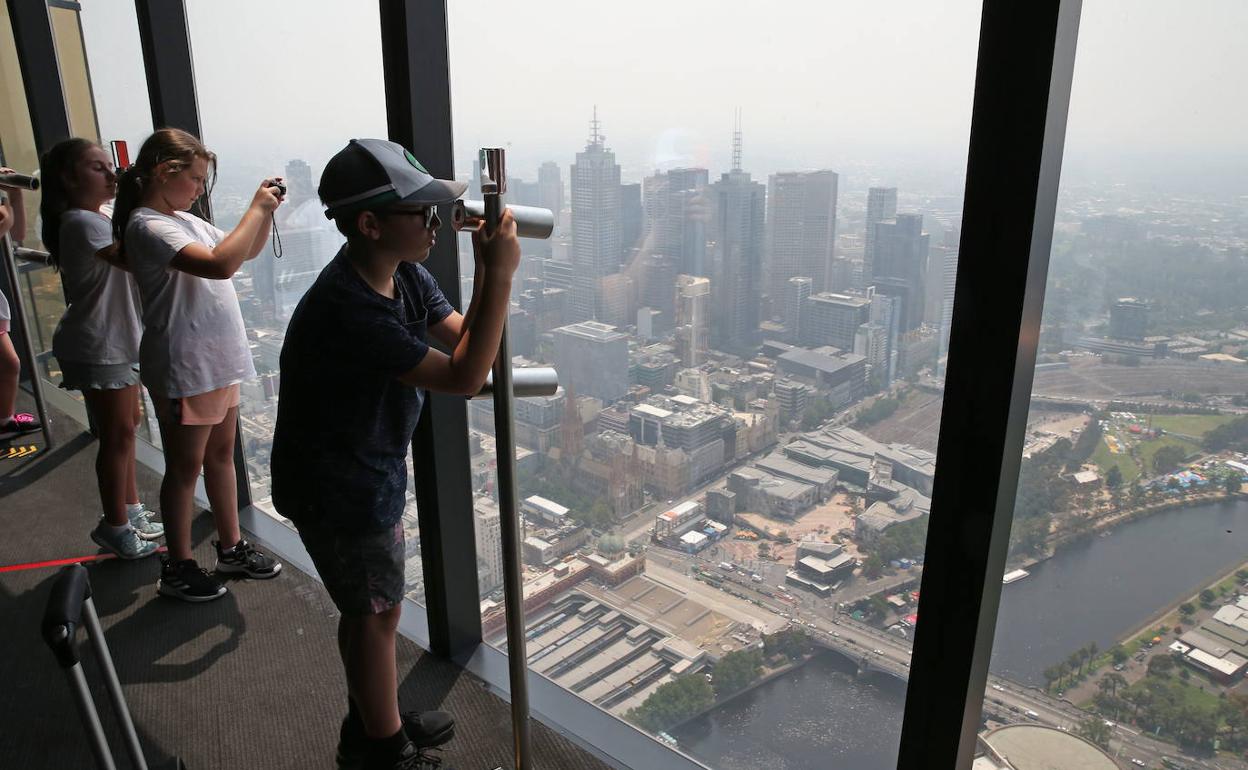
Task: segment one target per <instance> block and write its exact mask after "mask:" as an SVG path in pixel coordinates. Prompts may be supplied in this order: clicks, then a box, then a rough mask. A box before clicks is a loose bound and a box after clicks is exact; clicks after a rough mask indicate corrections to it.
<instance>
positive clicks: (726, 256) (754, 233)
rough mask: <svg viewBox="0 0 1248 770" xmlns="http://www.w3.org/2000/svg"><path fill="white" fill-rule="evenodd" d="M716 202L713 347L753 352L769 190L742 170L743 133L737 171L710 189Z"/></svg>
mask: <svg viewBox="0 0 1248 770" xmlns="http://www.w3.org/2000/svg"><path fill="white" fill-rule="evenodd" d="M710 198H711V202H712V204H713V208H712V211H713V214H714V217H713V220H712V222H713V225H712V235H711V237H712V240H714V241H715V246H714V249H713V251H712V252H711V255H710V256H711V258H710V271H709V276H708V277H709V278H710V279H711V308H712V310H711V329H712V332H711V335H712V336H711V345H712V346H713V347H714V348H715V349H716V350H723V351H727V352H731V353H737V354H748V353H750V352H752V351H753V349H754V348H755V347H756V346H757V345H758V337H759V335H758V324H759V321H760V320H762V319H761V318H760V315H761V308H762V295H763V292H764V291H765V290H766V287H765V286H764V285H763V238H764V229H763V228H764V221H765V220H764V215H765V211H766V200H767V188H766V187H764V186H763V185H762V184H760V183H758V182H755V181H753V180H752V179H751V178H750V175H749V174H748V173H747V172H745V171H742V170H741V129H740V126H738V127H737V130H736V131H735V132H734V133H733V151H732V170H731V171H729V172H728V173H726V174H722V175H721V176H720V178H719V180H718V181H717V182H715V184H713V185H711V187H710Z"/></svg>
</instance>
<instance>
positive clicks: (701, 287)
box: [676, 275, 711, 368]
mask: <svg viewBox="0 0 1248 770" xmlns="http://www.w3.org/2000/svg"><path fill="white" fill-rule="evenodd" d="M710 300H711V282H710V281H709V280H707V279H706V278H703V277H701V276H695V275H681V276H677V278H676V353H677V355H679V356H680V361H681V363H682V364H683V365H684V366H685V367H687V368H689V367H695V366H699V365H701V364H702V363H704V362H705V361H706V351H707V346H708V344H709V339H708V338H709V336H710V328H711V308H710Z"/></svg>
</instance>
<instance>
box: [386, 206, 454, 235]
mask: <svg viewBox="0 0 1248 770" xmlns="http://www.w3.org/2000/svg"><path fill="white" fill-rule="evenodd" d="M381 213H382V215H383V216H406V217H415V216H420V217H424V219H425V228H426V229H429V230H436V229H438V225H440V224H442V220H441V219H440V218H438V209H437V207H436V206H421V207H420V208H414V209H411V208H403V207H396V208H391V209H386V210H385V211H383V212H381Z"/></svg>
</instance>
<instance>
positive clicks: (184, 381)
mask: <svg viewBox="0 0 1248 770" xmlns="http://www.w3.org/2000/svg"><path fill="white" fill-rule="evenodd" d="M216 162H217V159H216V156H215V155H214V154H213V153H211V152H209V151H208V149H207V148H206V147H204V145H203V144H201V143H200V141H199V140H198V139H196V138H195V137H194V136H192V135H191V134H188V133H187V132H185V131H181V130H179V129H174V128H164V129H161V130H159V131H157V132H156V133H154V134H152V135H151V136H150V137H149V138H148V139H147V141H145V142H144V143H143V147H142V148H141V149H140V150H139V155H138V158H137V159H136V160H135V162H134V165H133V166H131V167H130V168H128V169H126V170H125V172H123V173H122V175H121V178H120V179H119V180H118V190H117V201H116V204H115V210H114V212H113V230H114V233H115V234H116V235H117V237H118V240H119V241H120V243H121V250H122V252H123V253H124V254H125V257H126V261H127V263H128V264H129V266H130V270H131V272H132V273H133V275H134V279H135V282H136V283H137V284H138V287H139V295H140V297H141V298H142V301H143V338H142V341H141V343H140V346H139V361H140V363H141V365H142V366H141V372H142V376H143V384H144V385H146V386H147V389H148V391H149V393H150V394H151V396H152V402H153V403H154V405H155V407H156V416H157V418H158V420H159V421H160V435H161V439H162V441H163V444H164V452H165V476H164V479H163V480H162V482H161V486H160V508H161V514H162V516H163V517H164V521H165V529H166V534H167V541H168V544H169V555H168V558H166V559H164V560H163V563H162V565H161V571H160V580H159V582H158V583H157V590H158V591H159V592H160V593H162V594H164V595H166V596H173V597H176V598H179V599H184V600H186V601H193V602H202V601H210V600H212V599H216V598H218V597H220V596H223V595H224V594H225V586H224V585H222V584H221V582H220V581H219V580H217V579H216V578H214V577H213V576H211V575H209V574H208V572H207V571H206V570H203V569H200V568H199V565H198V564H197V563H196V562H195V559H194V557H193V554H192V553H191V514H192V508H193V505H194V498H193V495H194V492H195V482H196V480H197V479H198V478H199V472H200V469H201V468H202V469H203V472H204V487H205V490H206V491H207V493H208V502H209V503H210V504H211V506H212V513H213V518H214V519H215V521H216V526H217V536H218V538H219V539H218V540H217V541H215V542H214V546H215V547H216V551H217V554H216V555H217V562H216V571H217V572H220V573H231V574H238V575H246V576H248V577H253V578H271V577H276V576H277V574H278V573H279V572H280V571H281V564H279V563H277V562H276V561H274V560H273V559H272V558H271V557H269V556H267V555H265V554H263V553H261V552H260V551H257V550H256V549H255V547H253V546H252V545H251V544H250V543H248V542H247V541H246V540H243V539H242V534H241V532H240V531H239V527H238V498H237V494H238V490H237V487H236V486H235V477H234V440H235V432H236V430H237V425H238V404H239V384H240V383H241V382H242V381H243V380H246V379H249V378H252V377H255V375H256V370H255V369H254V368H253V366H252V363H251V352H250V349H249V346H248V344H247V334H246V330H245V329H244V328H243V316H242V312H241V311H240V309H239V305H238V296H237V295H236V294H235V292H234V285H233V283H232V282H231V281H230V278H231V277H232V276H233V275H234V273H235V272H236V271H237V270H238V268H239V267H240V266H241V265H242V263H243V262H245V261H246V260H249V259H251V258H253V257H255V256H256V255H257V254H259V253H260V250H261V249H262V248H264V244H265V242H266V240H267V239H268V234H269V228H270V227H271V225H272V220H273V211H274V210H275V209H276V208H277V207H278V205H280V204H281V202H282V198H281V197H280V195H279V194H278V190H279V188H278V187H276V186H275V182H274V180H269V179H266V180H264V181H263V182H262V183H261V185H260V188H259V189H258V190H256V194H255V196H254V197H253V198H252V201H251V205H250V206H249V207H248V208H247V211H246V213H244V214H243V218H242V220H241V221H240V222H239V223H238V226H237V227H235V228H234V230H233V231H231V232H229V233H225V232H222V231H221V230H219V229H217V228H216V227H214V226H213V225H212V224H211V223H209V222H206V221H204V220H203V219H200V218H199V217H197V216H195V215H194V214H190V213H187V210H188V209H190V208H191V206H192V205H194V203H195V201H196V200H197V199H198V198H200V197H201V196H203V195H205V194H206V193H207V184H208V180H209V179H210V177H211V176H212V175H213V174H214V173H215V171H216Z"/></svg>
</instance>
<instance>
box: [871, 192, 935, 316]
mask: <svg viewBox="0 0 1248 770" xmlns="http://www.w3.org/2000/svg"><path fill="white" fill-rule="evenodd" d="M872 228H873V229H874V240H875V242H874V249H875V262H874V264H873V266H872V276H871V284H872V285H873V286H875V288H876V291H877V292H879V293H882V294H887V295H889V296H892V297H897V298H898V299H899V300H900V303H901V307H900V313H901V316H900V327H899V331H900V332H901V333H903V334H904V333H905V332H908V331H910V330H911V329H915V328H918V326H919V325H920V324H922V323H923V307H924V303H925V296H924V286H925V285H926V279H927V251H928V235H927V233H925V232H923V216H922V215H921V214H898V215H897V217H896V219H895V221H893V222H877V223H875V224H874V225H872Z"/></svg>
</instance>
